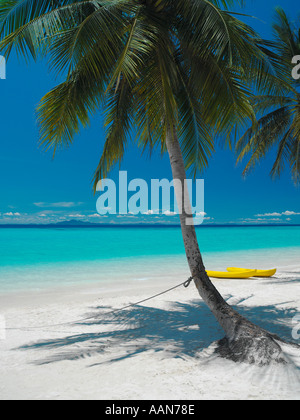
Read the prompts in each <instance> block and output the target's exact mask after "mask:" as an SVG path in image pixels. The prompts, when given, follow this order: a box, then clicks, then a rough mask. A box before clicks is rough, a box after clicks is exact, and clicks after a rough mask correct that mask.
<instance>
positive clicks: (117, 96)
mask: <svg viewBox="0 0 300 420" xmlns="http://www.w3.org/2000/svg"><path fill="white" fill-rule="evenodd" d="M234 3H235V2H234V1H233V0H227V1H226V0H219V1H218V0H214V1H213V0H211V1H208V0H176V1H172V0H89V1H83V0H78V1H76V0H52V1H45V0H34V1H33V0H22V1H21V0H2V1H0V23H1V26H0V37H1V39H2V42H1V45H0V49H1V50H2V51H3V52H4V53H5V55H6V57H8V56H9V54H10V53H11V51H12V50H15V51H16V52H17V53H18V54H19V55H21V56H26V57H33V58H34V59H36V58H37V57H38V56H39V55H42V56H46V57H47V58H48V59H49V63H50V68H51V69H52V70H53V71H54V72H55V73H57V74H59V75H60V77H63V78H64V81H63V82H62V83H61V84H59V85H58V86H57V87H55V88H54V89H53V90H51V91H50V92H49V93H48V94H47V95H46V96H44V98H43V99H42V100H41V103H40V105H39V107H38V110H37V111H38V121H39V124H40V127H41V144H42V145H43V146H44V147H45V148H46V149H47V150H48V149H52V150H53V151H54V153H55V151H56V150H57V149H58V148H60V147H65V146H69V145H70V144H71V143H72V141H73V138H74V135H75V134H76V133H78V132H79V130H80V129H81V127H85V126H87V125H88V124H89V122H90V118H91V115H93V114H94V113H95V112H96V110H97V109H98V108H99V107H100V106H101V107H103V108H104V109H105V111H106V119H105V126H106V130H107V135H106V142H105V144H104V149H103V154H102V156H101V159H100V162H99V166H98V168H97V170H96V173H95V177H94V185H95V187H96V185H97V183H98V181H99V180H101V179H103V178H104V177H105V176H106V175H107V173H108V172H109V170H110V169H111V168H112V167H113V166H114V165H115V164H116V163H117V162H120V161H121V160H122V157H123V154H124V150H125V148H126V146H127V143H128V141H129V138H130V137H131V134H132V127H133V126H134V127H135V129H136V130H137V136H136V138H134V140H135V141H136V142H137V143H138V144H139V146H140V147H141V148H142V150H144V149H145V148H146V147H149V148H150V149H151V150H154V149H156V148H160V149H161V150H162V151H166V150H167V151H168V153H169V156H170V162H171V168H172V172H173V177H174V179H179V180H180V181H181V185H182V186H183V185H184V180H185V179H186V170H187V169H190V170H192V171H194V173H196V172H197V171H198V170H203V169H204V168H205V167H206V166H207V163H208V159H209V157H210V156H211V155H212V153H213V151H214V141H213V136H214V135H217V134H220V133H221V135H222V138H223V139H224V142H225V143H229V142H230V135H231V133H232V131H235V130H236V128H237V127H239V126H240V125H243V124H244V123H245V122H246V121H249V119H251V120H253V121H254V120H255V115H254V111H253V108H252V106H251V104H250V102H249V96H250V89H251V88H254V89H256V90H258V91H261V90H262V89H263V90H264V91H265V92H267V93H268V94H269V95H272V94H273V95H275V94H277V93H278V89H279V90H280V86H281V84H278V83H276V80H277V79H276V78H275V76H274V74H273V73H274V71H273V67H272V64H271V62H270V59H269V58H267V56H266V54H265V53H264V51H263V50H262V49H261V48H260V45H259V44H260V41H259V37H258V36H257V35H256V33H255V32H254V31H253V30H252V29H251V28H250V27H249V26H247V25H245V24H244V23H243V22H241V21H240V20H238V19H237V18H236V17H235V15H233V14H231V13H229V11H228V8H229V7H230V6H232V5H233V4H234ZM240 3H243V1H242V0H241V1H240ZM221 7H222V8H223V9H224V10H222V9H221ZM176 195H177V200H178V207H179V208H182V209H185V210H184V211H183V212H182V214H181V216H180V221H181V227H182V234H183V240H184V245H185V249H186V255H187V259H188V263H189V266H190V271H191V274H192V276H193V280H194V282H195V285H196V287H197V289H198V291H199V293H200V295H201V297H202V298H203V300H204V301H205V302H206V303H207V305H208V306H209V308H210V309H211V311H212V312H213V314H214V315H215V317H216V319H217V320H218V322H219V323H220V325H221V326H222V328H223V329H224V331H225V334H226V338H225V339H224V340H222V341H221V342H220V343H219V347H218V351H219V353H220V354H221V355H223V356H224V357H229V358H231V359H233V360H244V361H246V362H249V363H259V364H263V363H269V362H270V361H271V360H276V361H278V362H281V361H282V360H283V359H282V351H281V347H280V346H279V344H278V342H277V341H276V340H275V338H274V337H273V336H271V334H269V333H268V332H266V331H264V330H262V329H260V328H258V327H257V326H255V325H253V324H252V323H250V322H249V321H248V320H246V319H244V318H242V317H241V316H240V315H239V314H238V313H237V312H236V311H235V310H234V309H233V308H231V307H230V306H229V305H228V304H227V303H226V301H225V300H224V299H223V297H222V296H221V295H220V293H219V292H218V291H217V289H216V288H215V286H214V285H213V284H212V282H211V281H210V279H209V277H208V276H207V273H206V270H205V267H204V263H203V260H202V256H201V253H200V250H199V246H198V241H197V237H196V231H195V227H194V225H193V224H187V223H186V219H187V217H189V216H190V215H189V211H187V210H186V209H188V210H189V208H190V203H189V199H188V197H187V196H185V194H184V192H183V191H182V190H181V189H179V190H177V191H176Z"/></svg>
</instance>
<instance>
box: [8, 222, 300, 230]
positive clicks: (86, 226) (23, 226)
mask: <svg viewBox="0 0 300 420" xmlns="http://www.w3.org/2000/svg"><path fill="white" fill-rule="evenodd" d="M121 227H123V228H158V229H160V228H180V224H154V223H147V224H146V223H132V224H130V223H119V224H115V223H112V224H109V223H105V224H104V223H103V224H100V223H99V224H92V223H74V224H72V223H68V222H67V223H50V224H39V223H32V224H31V223H27V224H9V223H8V224H0V229H18V228H19V229H30V228H39V229H49V228H53V229H57V228H63V229H64V228H67V229H68V228H70V229H74V228H75V229H76V228H77V229H82V228H83V229H90V228H99V229H100V228H121ZM195 227H196V229H200V228H222V227H224V228H228V227H300V224H294V223H293V224H291V223H290V224H288V223H264V224H262V223H248V224H240V223H220V224H217V223H216V224H202V225H198V226H195Z"/></svg>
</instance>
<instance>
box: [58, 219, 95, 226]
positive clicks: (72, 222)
mask: <svg viewBox="0 0 300 420" xmlns="http://www.w3.org/2000/svg"><path fill="white" fill-rule="evenodd" d="M55 226H99V224H98V223H90V222H83V221H81V220H65V221H63V222H58V223H55Z"/></svg>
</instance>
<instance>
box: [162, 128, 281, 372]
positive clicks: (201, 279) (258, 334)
mask: <svg viewBox="0 0 300 420" xmlns="http://www.w3.org/2000/svg"><path fill="white" fill-rule="evenodd" d="M166 145H167V149H168V153H169V157H170V163H171V168H172V173H173V179H174V180H179V181H180V182H178V183H174V185H175V194H176V198H177V203H178V208H179V209H180V223H181V230H182V235H183V241H184V246H185V252H186V256H187V260H188V264H189V267H190V271H191V274H192V276H193V280H194V282H195V285H196V287H197V289H198V292H199V294H200V296H201V297H202V299H203V300H204V302H205V303H206V304H207V305H208V307H209V308H210V310H211V312H212V313H213V314H214V316H215V318H216V319H217V321H218V322H219V324H220V325H221V327H222V328H223V330H224V331H225V334H226V337H225V338H224V339H223V340H221V341H220V342H219V343H218V348H217V351H218V352H219V354H221V355H222V356H223V357H226V358H230V359H232V360H234V361H244V362H247V363H255V364H259V365H265V364H269V363H270V362H271V361H272V360H274V361H277V362H284V357H283V354H282V350H281V347H280V345H279V344H278V342H277V340H279V338H277V337H275V336H273V335H272V334H270V333H268V332H267V331H264V330H262V329H261V328H259V327H257V326H256V325H254V324H252V323H251V322H250V321H248V320H247V319H245V318H243V317H242V316H241V315H240V314H238V313H237V312H236V311H235V310H234V309H233V308H232V307H231V306H229V305H228V303H227V302H226V301H225V300H224V299H223V297H222V296H221V295H220V293H219V292H218V290H217V289H216V288H215V286H214V285H213V283H212V282H211V280H210V279H209V277H208V275H207V272H206V270H205V266H204V263H203V259H202V256H201V253H200V249H199V245H198V240H197V236H196V230H195V226H194V223H192V216H191V203H190V199H189V195H188V193H187V188H185V180H186V171H185V166H184V161H183V157H182V152H181V148H180V144H179V141H178V137H177V134H176V129H175V128H173V129H172V128H171V129H169V130H168V133H167V136H166ZM187 220H189V223H187Z"/></svg>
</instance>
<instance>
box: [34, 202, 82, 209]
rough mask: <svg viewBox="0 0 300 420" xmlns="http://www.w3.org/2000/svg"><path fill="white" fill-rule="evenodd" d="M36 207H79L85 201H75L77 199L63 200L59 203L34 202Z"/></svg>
mask: <svg viewBox="0 0 300 420" xmlns="http://www.w3.org/2000/svg"><path fill="white" fill-rule="evenodd" d="M33 204H34V205H35V206H36V207H43V208H45V207H46V208H71V207H77V206H81V205H82V204H83V203H81V202H75V201H61V202H58V203H45V202H40V203H33Z"/></svg>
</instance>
